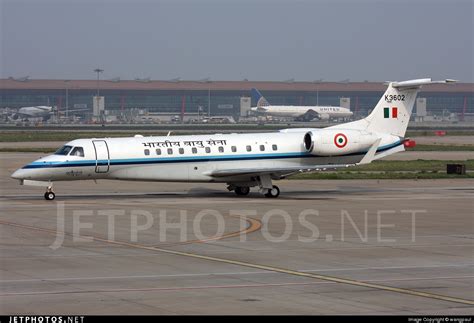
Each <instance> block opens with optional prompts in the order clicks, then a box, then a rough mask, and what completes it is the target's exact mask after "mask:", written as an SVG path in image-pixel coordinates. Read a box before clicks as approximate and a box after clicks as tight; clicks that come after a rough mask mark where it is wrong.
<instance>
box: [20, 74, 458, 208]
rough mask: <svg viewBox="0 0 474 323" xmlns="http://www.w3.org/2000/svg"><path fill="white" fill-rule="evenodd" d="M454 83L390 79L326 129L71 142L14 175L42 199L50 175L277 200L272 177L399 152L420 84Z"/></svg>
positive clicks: (52, 177)
mask: <svg viewBox="0 0 474 323" xmlns="http://www.w3.org/2000/svg"><path fill="white" fill-rule="evenodd" d="M451 82H455V81H454V80H445V81H435V82H433V81H431V79H418V80H411V81H404V82H389V83H388V88H387V90H386V92H385V93H384V94H383V95H382V98H381V99H380V101H379V102H378V103H377V105H376V106H375V108H374V109H373V110H372V112H371V114H370V115H369V116H368V117H366V118H365V119H361V120H357V121H352V122H349V123H345V124H339V125H336V126H331V127H328V128H324V129H314V128H299V129H284V130H280V131H278V132H273V133H249V134H215V135H197V136H166V137H143V136H138V135H137V136H135V137H131V138H91V139H78V140H73V141H71V142H69V143H67V144H66V145H64V146H63V147H61V148H60V149H59V150H58V151H57V152H56V153H54V154H52V155H49V156H46V157H43V158H40V159H38V160H36V161H33V162H32V163H30V164H28V165H25V166H24V167H22V168H21V169H18V170H17V171H15V172H14V173H13V174H12V175H11V176H12V177H13V178H15V179H18V180H20V182H21V184H24V185H35V186H44V187H45V188H46V192H45V194H44V197H45V199H47V200H53V199H54V198H55V193H54V192H53V182H55V181H71V180H97V179H111V180H129V181H156V182H211V183H226V184H227V188H228V190H230V191H234V192H235V193H236V194H237V195H247V194H249V191H250V188H252V187H258V188H259V190H260V192H261V193H262V194H263V195H264V196H266V197H269V198H275V197H277V196H279V194H280V189H279V188H278V187H277V186H275V185H273V181H274V180H279V179H282V178H285V177H287V176H290V175H293V174H298V173H302V172H317V171H325V170H330V169H338V168H346V167H350V166H357V165H360V164H367V163H370V162H372V161H373V160H376V159H379V158H382V157H385V156H388V155H391V154H394V153H396V152H400V151H403V150H404V145H403V143H404V141H405V138H404V136H405V132H406V129H407V126H408V122H409V120H410V114H411V112H412V109H413V105H414V102H415V98H416V95H417V93H418V91H419V89H420V88H421V86H422V85H428V84H432V83H451Z"/></svg>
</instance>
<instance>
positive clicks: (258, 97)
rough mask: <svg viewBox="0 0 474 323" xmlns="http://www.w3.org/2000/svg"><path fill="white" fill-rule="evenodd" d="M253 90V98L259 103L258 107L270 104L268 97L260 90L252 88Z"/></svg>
mask: <svg viewBox="0 0 474 323" xmlns="http://www.w3.org/2000/svg"><path fill="white" fill-rule="evenodd" d="M251 92H252V98H253V99H254V100H255V102H256V103H257V108H262V107H267V106H269V105H270V103H268V101H267V99H265V97H264V96H263V95H262V94H261V93H260V91H259V90H257V89H256V88H252V90H251Z"/></svg>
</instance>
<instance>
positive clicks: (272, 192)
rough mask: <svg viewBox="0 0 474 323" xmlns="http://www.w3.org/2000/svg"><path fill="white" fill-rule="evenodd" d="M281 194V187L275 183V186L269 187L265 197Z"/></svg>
mask: <svg viewBox="0 0 474 323" xmlns="http://www.w3.org/2000/svg"><path fill="white" fill-rule="evenodd" d="M279 195H280V189H279V188H278V186H276V185H273V188H271V189H269V190H268V192H267V193H265V197H272V198H274V197H278V196H279Z"/></svg>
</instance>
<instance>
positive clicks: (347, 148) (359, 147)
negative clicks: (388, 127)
mask: <svg viewBox="0 0 474 323" xmlns="http://www.w3.org/2000/svg"><path fill="white" fill-rule="evenodd" d="M377 139H378V138H377V136H376V135H375V134H373V133H369V132H366V131H362V130H352V129H348V130H344V129H323V130H317V131H308V132H307V133H306V134H305V136H304V147H305V149H306V151H307V152H309V153H311V154H312V155H317V156H339V155H346V154H350V153H357V152H365V151H367V150H369V148H370V146H372V145H373V143H374V142H375V141H376V140H377Z"/></svg>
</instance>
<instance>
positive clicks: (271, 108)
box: [250, 88, 352, 121]
mask: <svg viewBox="0 0 474 323" xmlns="http://www.w3.org/2000/svg"><path fill="white" fill-rule="evenodd" d="M251 92H252V97H253V99H254V100H255V102H257V106H256V107H253V108H250V110H251V111H253V112H256V113H257V114H263V115H267V116H274V117H290V118H295V120H300V121H311V120H313V119H320V120H329V119H339V118H349V117H351V116H352V112H351V110H349V109H347V108H343V107H332V106H299V105H272V104H270V103H269V102H268V101H267V99H265V97H264V96H263V95H262V94H261V93H260V92H259V91H258V90H257V89H255V88H254V89H252V91H251Z"/></svg>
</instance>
